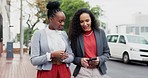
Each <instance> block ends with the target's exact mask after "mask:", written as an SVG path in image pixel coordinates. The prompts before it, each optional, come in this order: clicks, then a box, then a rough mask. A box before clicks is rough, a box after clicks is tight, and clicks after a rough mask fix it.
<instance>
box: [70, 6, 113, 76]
mask: <svg viewBox="0 0 148 78" xmlns="http://www.w3.org/2000/svg"><path fill="white" fill-rule="evenodd" d="M68 36H69V39H70V41H71V47H72V50H73V53H74V55H75V57H74V61H73V63H74V64H75V65H76V68H75V70H74V73H73V76H74V77H75V78H103V75H104V74H106V70H107V68H106V65H105V62H106V61H107V60H108V59H109V57H110V50H109V47H108V44H107V40H106V35H105V32H104V31H103V30H102V29H100V28H99V25H98V22H97V20H96V19H95V16H94V15H93V14H92V12H91V11H90V10H88V9H86V8H82V9H79V10H78V11H77V12H76V13H75V14H74V16H73V18H72V21H71V24H70V28H69V34H68Z"/></svg>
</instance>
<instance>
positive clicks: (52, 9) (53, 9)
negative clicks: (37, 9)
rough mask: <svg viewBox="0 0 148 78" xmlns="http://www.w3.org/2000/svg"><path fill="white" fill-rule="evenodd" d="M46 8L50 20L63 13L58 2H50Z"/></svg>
mask: <svg viewBox="0 0 148 78" xmlns="http://www.w3.org/2000/svg"><path fill="white" fill-rule="evenodd" d="M46 8H47V9H48V11H47V16H48V18H50V17H54V16H55V14H56V13H57V12H60V11H62V10H61V8H60V3H59V2H58V1H49V2H48V4H47V6H46Z"/></svg>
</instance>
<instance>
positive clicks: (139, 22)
mask: <svg viewBox="0 0 148 78" xmlns="http://www.w3.org/2000/svg"><path fill="white" fill-rule="evenodd" d="M132 17H133V24H120V25H116V33H122V34H136V35H141V36H143V37H145V38H147V40H148V14H142V13H141V12H138V13H136V14H133V16H132Z"/></svg>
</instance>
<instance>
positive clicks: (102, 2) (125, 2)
mask: <svg viewBox="0 0 148 78" xmlns="http://www.w3.org/2000/svg"><path fill="white" fill-rule="evenodd" d="M85 1H88V2H89V3H90V5H91V6H95V5H99V6H100V7H101V8H102V9H103V11H104V16H102V17H101V20H102V21H104V22H106V23H107V25H108V28H109V29H110V30H112V28H115V26H116V25H119V24H133V23H134V22H133V18H134V15H135V14H138V13H142V14H148V9H147V8H146V7H148V0H85Z"/></svg>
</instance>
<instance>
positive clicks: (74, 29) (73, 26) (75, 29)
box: [68, 8, 99, 41]
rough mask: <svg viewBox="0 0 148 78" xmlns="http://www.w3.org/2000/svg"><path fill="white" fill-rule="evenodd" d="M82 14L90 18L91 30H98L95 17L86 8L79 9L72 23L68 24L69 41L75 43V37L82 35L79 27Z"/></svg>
mask: <svg viewBox="0 0 148 78" xmlns="http://www.w3.org/2000/svg"><path fill="white" fill-rule="evenodd" d="M82 13H88V14H89V16H90V18H91V21H92V22H91V28H92V30H94V29H98V28H99V22H97V20H96V18H95V16H94V15H93V13H92V12H91V11H90V10H89V9H87V8H82V9H79V10H78V11H77V12H76V13H75V14H74V16H73V18H72V21H71V23H70V27H69V32H68V37H69V40H70V41H75V40H76V39H77V37H78V36H79V35H80V34H82V33H83V30H82V27H81V25H80V15H81V14H82Z"/></svg>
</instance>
